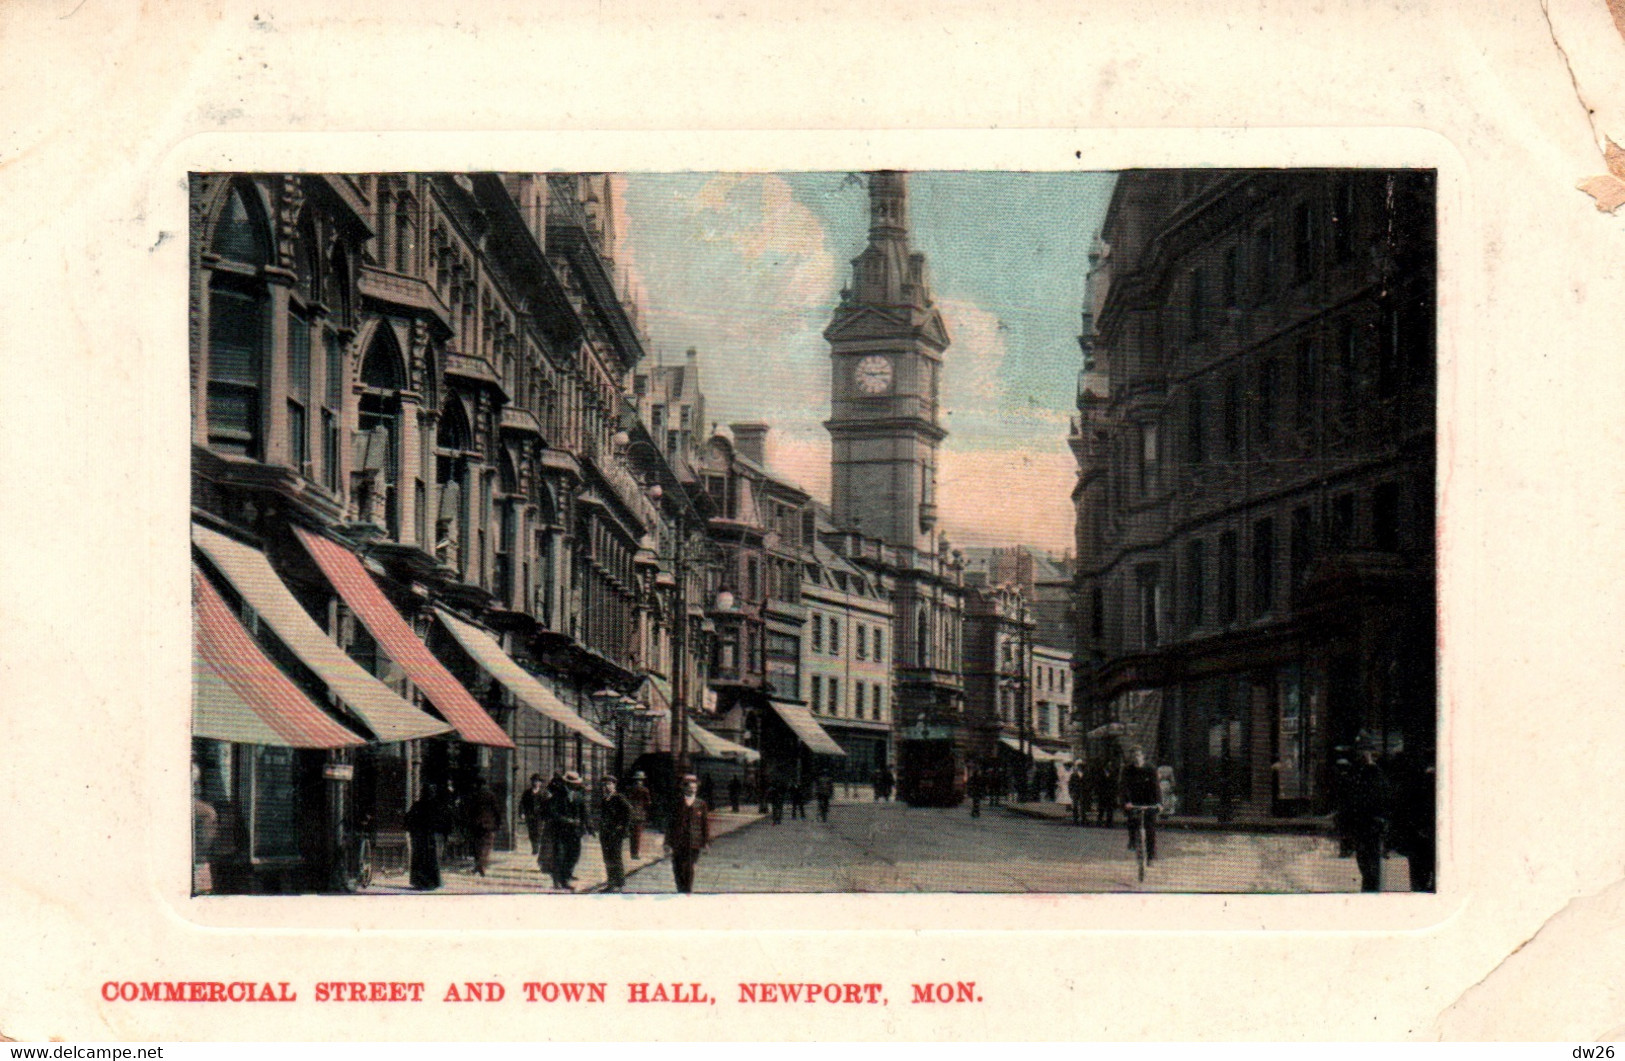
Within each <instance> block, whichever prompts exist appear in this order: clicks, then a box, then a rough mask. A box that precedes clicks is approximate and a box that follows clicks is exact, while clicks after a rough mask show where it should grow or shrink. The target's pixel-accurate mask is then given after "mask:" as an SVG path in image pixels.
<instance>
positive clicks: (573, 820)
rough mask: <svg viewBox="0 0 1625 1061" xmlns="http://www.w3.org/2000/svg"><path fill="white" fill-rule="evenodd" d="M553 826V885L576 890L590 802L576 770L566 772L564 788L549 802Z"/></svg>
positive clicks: (550, 822)
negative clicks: (577, 866) (584, 793)
mask: <svg viewBox="0 0 1625 1061" xmlns="http://www.w3.org/2000/svg"><path fill="white" fill-rule="evenodd" d="M547 813H548V823H549V828H550V830H551V831H552V834H553V870H552V872H553V886H554V887H555V888H560V889H563V890H564V891H573V890H574V889H573V888H572V887H571V886H570V884H571V882H572V881H574V880H575V875H576V863H577V862H578V861H579V860H580V859H581V832H582V830H583V829H585V828H586V825H587V801H586V798H585V797H584V796H583V795H582V792H581V775H580V774H578V773H576V772H575V771H574V770H571V771H569V772H568V773H566V774H565V775H564V788H563V790H562V792H560V793H559V794H558V795H555V796H554V797H553V798H552V799H551V800H549V801H548V804H547Z"/></svg>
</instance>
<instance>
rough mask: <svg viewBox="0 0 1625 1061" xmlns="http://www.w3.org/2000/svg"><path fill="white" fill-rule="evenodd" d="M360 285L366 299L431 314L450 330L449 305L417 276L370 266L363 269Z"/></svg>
mask: <svg viewBox="0 0 1625 1061" xmlns="http://www.w3.org/2000/svg"><path fill="white" fill-rule="evenodd" d="M358 283H359V286H360V288H361V295H362V297H363V298H371V299H375V300H376V301H379V302H386V303H389V304H390V305H392V306H402V307H405V308H407V309H410V310H415V311H417V312H419V313H428V314H431V315H433V316H434V317H435V319H437V320H438V321H439V322H440V324H441V326H442V327H444V328H445V329H446V330H447V331H450V330H451V313H450V311H449V310H448V309H447V308H446V304H445V303H444V302H441V301H440V296H439V295H438V294H437V293H436V292H435V289H434V288H432V287H430V286H429V285H428V283H427V282H425V281H423V280H421V279H419V278H418V277H415V276H403V275H402V274H400V273H390V272H384V271H383V270H381V269H376V268H372V267H370V266H369V267H367V268H364V269H362V270H361V276H360V279H359V281H358Z"/></svg>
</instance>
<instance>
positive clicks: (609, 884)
mask: <svg viewBox="0 0 1625 1061" xmlns="http://www.w3.org/2000/svg"><path fill="white" fill-rule="evenodd" d="M631 828H632V804H631V803H630V802H628V800H627V798H626V797H625V796H623V795H621V794H620V793H619V792H616V791H615V779H614V778H613V777H606V778H604V798H603V803H602V804H601V805H600V807H599V813H598V846H599V847H600V848H602V849H603V852H604V873H605V875H606V876H607V878H608V879H607V880H606V882H605V884H604V890H605V891H611V892H618V891H620V890H621V889H622V888H624V887H626V866H625V865H624V864H623V863H622V862H621V844H622V843H623V842H625V840H626V834H627V833H628V832H629V831H630V830H631Z"/></svg>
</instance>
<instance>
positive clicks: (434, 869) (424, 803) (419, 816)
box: [406, 785, 445, 891]
mask: <svg viewBox="0 0 1625 1061" xmlns="http://www.w3.org/2000/svg"><path fill="white" fill-rule="evenodd" d="M444 813H445V811H444V808H443V807H442V806H441V805H440V792H439V790H438V789H436V788H435V787H434V786H433V785H424V786H423V791H422V793H421V794H420V795H419V796H418V798H417V802H416V803H414V804H412V805H411V806H410V807H408V808H407V810H406V835H407V836H408V837H410V838H411V840H412V872H411V883H412V887H414V888H416V889H417V890H418V891H433V890H434V889H436V888H438V887H440V848H439V845H438V844H436V843H435V833H437V832H439V831H440V820H441V817H442V815H443V814H444Z"/></svg>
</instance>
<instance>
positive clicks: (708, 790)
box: [700, 774, 717, 807]
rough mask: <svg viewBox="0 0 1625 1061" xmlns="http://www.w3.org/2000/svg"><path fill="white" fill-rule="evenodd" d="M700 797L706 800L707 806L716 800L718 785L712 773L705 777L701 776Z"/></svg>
mask: <svg viewBox="0 0 1625 1061" xmlns="http://www.w3.org/2000/svg"><path fill="white" fill-rule="evenodd" d="M700 798H701V799H703V800H705V805H706V806H707V807H709V806H710V805H711V804H713V803H715V802H716V799H717V785H716V782H715V781H713V780H712V779H711V775H710V774H706V775H705V776H704V777H702V778H700Z"/></svg>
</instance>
